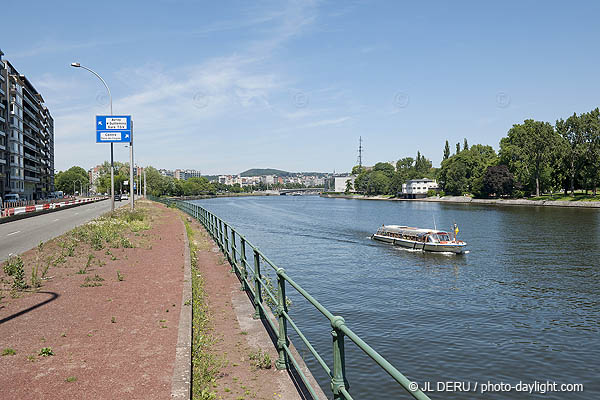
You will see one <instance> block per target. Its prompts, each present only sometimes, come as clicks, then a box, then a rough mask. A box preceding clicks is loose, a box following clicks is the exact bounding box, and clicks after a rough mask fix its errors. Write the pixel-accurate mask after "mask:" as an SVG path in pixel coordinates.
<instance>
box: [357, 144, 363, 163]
mask: <svg viewBox="0 0 600 400" xmlns="http://www.w3.org/2000/svg"><path fill="white" fill-rule="evenodd" d="M362 151H363V147H362V136H359V137H358V160H357V161H358V169H359V170H362Z"/></svg>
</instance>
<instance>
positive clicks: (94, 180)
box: [88, 165, 102, 193]
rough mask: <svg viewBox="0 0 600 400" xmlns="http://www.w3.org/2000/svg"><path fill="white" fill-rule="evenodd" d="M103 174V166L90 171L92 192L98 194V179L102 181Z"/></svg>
mask: <svg viewBox="0 0 600 400" xmlns="http://www.w3.org/2000/svg"><path fill="white" fill-rule="evenodd" d="M101 173H102V165H96V166H95V167H94V168H92V169H90V170H89V171H88V174H89V177H90V191H91V192H94V193H97V192H98V179H100V174H101Z"/></svg>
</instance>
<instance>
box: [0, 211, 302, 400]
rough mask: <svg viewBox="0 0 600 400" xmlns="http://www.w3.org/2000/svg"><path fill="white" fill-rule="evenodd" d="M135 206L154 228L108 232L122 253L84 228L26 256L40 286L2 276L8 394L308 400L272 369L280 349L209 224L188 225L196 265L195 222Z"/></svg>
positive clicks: (144, 225)
mask: <svg viewBox="0 0 600 400" xmlns="http://www.w3.org/2000/svg"><path fill="white" fill-rule="evenodd" d="M136 204H138V206H137V208H138V209H139V210H141V213H142V214H143V215H145V217H144V220H143V221H138V222H139V223H138V222H135V221H134V222H133V223H131V224H129V225H128V226H130V227H131V228H132V229H129V230H128V229H123V230H121V231H120V232H121V233H122V235H121V236H119V235H117V236H115V237H113V236H111V235H109V236H107V237H110V238H111V240H113V239H115V238H116V239H118V241H120V243H121V245H119V246H116V247H115V246H114V243H113V244H108V243H107V244H106V245H105V246H103V247H102V248H101V249H99V248H98V247H99V246H97V247H96V248H93V247H92V246H91V245H90V244H89V243H86V242H85V240H84V239H81V238H84V237H85V236H84V235H82V232H81V231H80V230H78V229H81V228H77V229H76V230H74V231H70V232H67V233H66V234H64V235H62V236H59V237H56V238H54V239H52V240H49V241H47V242H45V243H43V244H42V245H41V246H37V247H36V248H33V249H31V250H28V251H27V252H25V253H23V254H22V255H21V259H22V260H23V263H24V266H25V268H24V269H25V278H26V283H27V284H30V281H29V277H30V274H31V267H32V266H33V265H45V263H46V262H49V264H48V265H49V268H48V269H47V270H46V271H45V272H44V278H43V279H41V280H40V283H41V287H39V288H31V287H30V288H28V289H25V290H19V291H15V290H13V289H12V288H11V285H10V283H11V281H12V277H11V276H7V275H6V274H4V273H3V272H0V278H2V282H1V284H0V288H1V289H2V290H1V291H0V354H1V355H0V387H2V396H1V398H2V399H3V400H9V399H19V400H20V399H57V398H60V399H169V398H190V391H193V392H194V393H195V394H196V395H195V396H194V397H193V398H202V397H200V396H198V393H200V392H201V391H203V390H204V391H205V392H206V393H208V394H212V395H214V396H215V398H219V399H240V398H247V399H250V398H253V399H286V400H287V399H290V400H294V399H302V398H304V397H301V396H300V395H299V394H298V392H297V390H296V387H295V385H294V382H293V380H292V379H290V376H289V375H288V374H287V372H286V371H279V370H277V369H275V368H274V367H272V365H271V364H272V363H269V364H268V365H267V361H268V357H267V355H270V359H271V360H275V359H276V356H277V353H276V351H275V350H273V347H272V344H271V341H270V338H269V337H268V335H267V334H266V332H265V330H264V328H263V326H262V324H261V322H260V321H256V320H253V319H252V313H253V307H252V305H251V303H249V302H248V299H247V298H246V297H245V295H244V293H243V292H240V291H239V283H238V282H237V279H236V277H235V275H233V274H230V273H229V272H228V271H229V269H228V268H225V266H224V262H223V258H222V257H221V256H220V255H219V253H218V248H217V247H216V245H215V243H214V242H213V241H212V240H211V239H210V238H209V236H208V234H207V233H206V232H205V231H204V228H202V227H201V226H200V224H199V223H198V222H196V221H185V222H186V223H187V224H188V227H189V228H191V231H192V232H193V235H194V236H193V238H192V239H191V240H192V244H193V245H194V246H195V247H196V251H195V253H194V256H195V257H194V258H195V263H196V264H197V266H196V269H191V262H190V248H189V247H188V239H187V238H188V236H187V235H186V229H185V226H184V222H183V221H184V220H185V219H186V218H187V217H184V214H183V213H182V212H181V211H179V210H175V209H169V208H167V207H165V206H164V205H162V204H157V203H153V202H147V201H143V202H142V201H140V202H136ZM124 208H126V207H124ZM124 208H123V209H121V210H118V211H117V214H118V213H119V212H124ZM127 218H129V217H127V214H126V213H125V214H123V216H122V219H121V220H122V221H127ZM130 219H131V218H130ZM109 220H110V219H109ZM123 223H124V222H123ZM123 223H121V222H119V223H118V224H116V225H114V226H112V225H111V227H112V228H114V230H115V231H116V230H117V228H116V226H117V225H119V226H120V225H123ZM92 224H96V225H98V223H95V222H93V223H92ZM86 226H88V225H84V226H83V229H84V231H85V229H86V228H85V227H86ZM98 232H100V233H102V231H98ZM105 233H106V232H105ZM127 241H129V242H127ZM92 243H96V244H98V243H97V242H94V241H92ZM124 243H130V244H131V246H129V245H123V244H124ZM13 260H14V259H13ZM57 260H58V261H57ZM192 270H193V271H196V272H195V273H196V274H198V276H202V279H203V282H204V288H205V292H204V295H203V298H204V300H205V301H204V305H203V306H201V308H202V310H203V312H205V313H206V315H207V316H208V325H207V327H206V330H205V331H204V332H202V335H207V336H209V337H210V341H209V342H208V343H207V345H206V346H205V347H204V348H202V349H201V351H202V352H205V353H206V354H205V355H207V356H208V358H209V359H211V360H213V361H214V362H213V363H212V364H211V366H212V367H211V370H210V371H209V372H210V373H211V374H212V375H211V378H210V379H209V384H208V385H206V386H204V387H196V388H192V387H191V386H192V385H191V381H190V352H191V343H190V333H191V330H192V329H191V317H192V306H191V304H192V302H191V301H190V300H191V282H190V273H191V271H192ZM38 274H42V272H38ZM30 286H31V285H30ZM201 367H202V366H201ZM200 370H202V369H200Z"/></svg>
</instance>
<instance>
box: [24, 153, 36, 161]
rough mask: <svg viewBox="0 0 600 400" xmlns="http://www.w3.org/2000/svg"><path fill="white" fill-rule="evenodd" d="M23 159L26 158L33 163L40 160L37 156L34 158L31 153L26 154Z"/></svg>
mask: <svg viewBox="0 0 600 400" xmlns="http://www.w3.org/2000/svg"><path fill="white" fill-rule="evenodd" d="M23 157H25V158H26V159H28V160H32V161H36V162H37V160H38V158H37V157H35V156H32V155H30V154H29V153H25V154H24V155H23Z"/></svg>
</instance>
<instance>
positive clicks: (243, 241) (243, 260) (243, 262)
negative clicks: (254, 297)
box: [240, 236, 248, 291]
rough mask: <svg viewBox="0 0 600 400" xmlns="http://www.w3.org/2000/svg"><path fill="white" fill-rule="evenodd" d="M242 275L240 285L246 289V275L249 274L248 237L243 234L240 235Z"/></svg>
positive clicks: (243, 289)
mask: <svg viewBox="0 0 600 400" xmlns="http://www.w3.org/2000/svg"><path fill="white" fill-rule="evenodd" d="M240 264H241V265H240V277H241V278H242V284H241V285H240V290H241V291H245V290H246V277H247V276H248V272H247V271H246V266H247V261H246V239H244V237H243V236H240Z"/></svg>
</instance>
